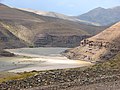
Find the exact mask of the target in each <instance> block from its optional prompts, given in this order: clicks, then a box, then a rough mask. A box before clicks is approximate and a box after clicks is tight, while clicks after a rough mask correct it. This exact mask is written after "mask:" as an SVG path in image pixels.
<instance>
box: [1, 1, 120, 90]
mask: <svg viewBox="0 0 120 90" xmlns="http://www.w3.org/2000/svg"><path fill="white" fill-rule="evenodd" d="M0 2H1V0H0ZM113 13H114V14H113ZM119 14H120V7H119V6H118V7H114V8H109V9H104V8H101V7H99V8H96V9H93V10H91V11H89V12H88V13H85V14H82V15H80V16H67V15H64V14H61V13H57V12H49V11H39V10H33V9H26V8H16V7H15V8H13V7H9V6H7V5H4V4H2V3H0V90H120V44H119V43H120V19H119Z"/></svg>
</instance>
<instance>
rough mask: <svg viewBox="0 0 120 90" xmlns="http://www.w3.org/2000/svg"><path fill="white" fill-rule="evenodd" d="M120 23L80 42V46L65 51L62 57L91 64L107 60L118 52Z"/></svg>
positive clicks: (119, 47)
mask: <svg viewBox="0 0 120 90" xmlns="http://www.w3.org/2000/svg"><path fill="white" fill-rule="evenodd" d="M119 43H120V22H118V23H116V24H115V25H113V26H112V27H110V28H108V29H106V30H104V31H103V32H101V33H99V34H97V35H95V36H93V37H91V38H88V39H85V40H83V41H81V43H80V46H79V47H76V48H74V49H71V50H67V51H65V53H64V55H66V56H67V57H68V58H72V59H80V60H87V61H91V62H95V61H100V60H108V59H110V58H111V57H113V56H115V55H116V54H117V53H118V52H119V51H120V45H119Z"/></svg>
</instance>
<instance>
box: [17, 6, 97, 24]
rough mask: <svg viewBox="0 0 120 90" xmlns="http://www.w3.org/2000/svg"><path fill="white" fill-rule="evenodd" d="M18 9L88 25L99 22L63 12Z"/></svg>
mask: <svg viewBox="0 0 120 90" xmlns="http://www.w3.org/2000/svg"><path fill="white" fill-rule="evenodd" d="M18 9H20V10H24V11H28V12H33V13H35V14H38V15H42V16H48V17H55V18H59V19H64V20H69V21H74V22H79V23H84V24H88V25H95V26H99V24H97V23H94V22H89V21H85V20H80V19H78V18H76V17H71V16H67V15H64V14H61V13H56V12H47V11H38V10H33V9H25V8H18Z"/></svg>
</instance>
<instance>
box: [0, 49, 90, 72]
mask: <svg viewBox="0 0 120 90" xmlns="http://www.w3.org/2000/svg"><path fill="white" fill-rule="evenodd" d="M56 49H57V48H56ZM8 51H10V52H13V53H15V54H17V55H24V56H30V57H32V58H21V57H11V58H8V57H3V58H0V71H8V72H15V73H17V72H24V71H26V72H29V71H33V70H36V71H42V70H52V69H65V68H76V67H83V66H88V65H92V64H91V63H90V62H86V61H80V60H69V59H67V58H66V57H63V56H61V55H60V54H58V52H57V53H53V54H54V55H53V56H51V55H46V56H43V55H37V54H33V53H31V54H30V53H25V52H24V50H23V49H22V50H21V51H20V52H18V51H15V50H11V49H10V50H8ZM48 51H49V50H48ZM45 52H46V51H45Z"/></svg>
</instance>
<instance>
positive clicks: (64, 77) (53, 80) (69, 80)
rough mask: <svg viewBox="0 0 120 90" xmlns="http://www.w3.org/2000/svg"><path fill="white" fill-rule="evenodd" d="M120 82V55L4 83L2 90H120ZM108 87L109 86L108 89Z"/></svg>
mask: <svg viewBox="0 0 120 90" xmlns="http://www.w3.org/2000/svg"><path fill="white" fill-rule="evenodd" d="M119 82H120V55H118V56H116V57H115V58H114V59H112V60H110V61H106V62H104V63H99V64H96V65H94V66H91V67H86V68H85V67H84V68H75V69H64V70H51V71H43V72H37V73H36V74H35V75H34V76H30V77H27V78H24V79H19V80H11V81H8V82H3V83H1V84H0V88H1V90H20V89H21V90H26V89H28V90H60V89H64V90H67V89H71V90H73V88H74V87H75V90H80V88H81V90H100V89H99V88H103V87H106V88H104V89H101V90H117V88H118V90H119V89H120V88H119V86H118V85H119ZM111 84H112V86H111ZM102 85H103V87H102ZM94 86H95V87H94ZM107 86H109V87H108V89H107ZM34 87H37V88H38V89H37V88H34ZM31 88H33V89H31ZM39 88H41V89H39ZM42 88H43V89H42ZM88 88H89V89H88ZM109 88H112V89H109Z"/></svg>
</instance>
